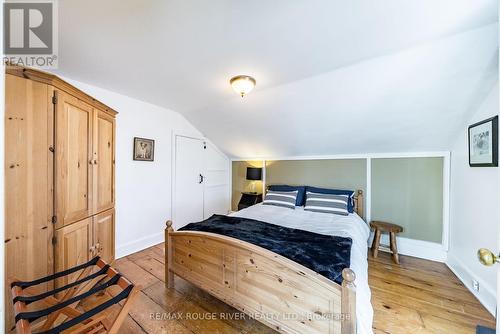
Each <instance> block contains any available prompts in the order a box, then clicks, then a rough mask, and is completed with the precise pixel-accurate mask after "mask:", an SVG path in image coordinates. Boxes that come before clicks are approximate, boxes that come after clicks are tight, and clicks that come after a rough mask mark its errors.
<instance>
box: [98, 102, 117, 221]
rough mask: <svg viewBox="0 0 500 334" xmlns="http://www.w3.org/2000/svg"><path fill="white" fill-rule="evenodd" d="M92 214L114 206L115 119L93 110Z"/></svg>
mask: <svg viewBox="0 0 500 334" xmlns="http://www.w3.org/2000/svg"><path fill="white" fill-rule="evenodd" d="M93 144H94V163H95V166H94V179H93V181H94V213H99V212H102V211H105V210H108V209H111V208H112V207H113V206H114V204H115V192H114V187H115V119H114V117H112V116H109V115H108V114H106V113H105V112H102V111H100V110H97V109H96V110H95V117H94V143H93Z"/></svg>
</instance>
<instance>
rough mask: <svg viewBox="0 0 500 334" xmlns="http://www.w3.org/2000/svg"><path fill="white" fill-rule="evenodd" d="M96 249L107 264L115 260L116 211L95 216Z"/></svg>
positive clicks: (112, 210)
mask: <svg viewBox="0 0 500 334" xmlns="http://www.w3.org/2000/svg"><path fill="white" fill-rule="evenodd" d="M94 247H95V250H96V253H97V254H98V255H99V256H100V257H101V258H102V259H103V260H104V261H106V262H107V263H111V262H112V261H113V260H114V259H115V210H114V209H111V210H108V211H104V212H102V213H100V214H98V215H95V216H94Z"/></svg>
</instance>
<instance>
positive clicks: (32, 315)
mask: <svg viewBox="0 0 500 334" xmlns="http://www.w3.org/2000/svg"><path fill="white" fill-rule="evenodd" d="M120 277H121V275H120V274H116V275H115V276H113V277H112V278H111V279H109V280H108V281H107V282H106V283H103V284H101V285H97V286H95V287H93V288H92V289H90V290H89V291H87V292H85V293H82V294H80V295H78V296H75V297H73V298H70V299H68V300H65V301H63V302H61V303H59V304H56V305H53V306H51V307H48V308H46V309H43V310H39V311H33V312H21V313H18V314H17V315H16V323H17V322H18V321H19V320H28V321H29V322H32V321H35V320H36V319H38V318H41V317H45V316H47V315H49V314H51V313H53V312H56V311H58V310H60V309H62V308H64V307H66V306H68V305H71V304H73V303H75V302H78V301H80V300H82V299H84V298H87V297H89V296H91V295H93V294H94V293H97V292H99V291H101V290H104V289H106V288H108V287H110V286H112V285H114V284H116V282H118V280H119V279H120Z"/></svg>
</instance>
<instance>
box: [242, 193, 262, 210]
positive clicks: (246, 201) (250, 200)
mask: <svg viewBox="0 0 500 334" xmlns="http://www.w3.org/2000/svg"><path fill="white" fill-rule="evenodd" d="M260 202H262V194H258V193H245V192H244V193H241V199H240V202H239V203H238V210H241V209H245V208H248V207H249V206H252V205H254V204H257V203H260Z"/></svg>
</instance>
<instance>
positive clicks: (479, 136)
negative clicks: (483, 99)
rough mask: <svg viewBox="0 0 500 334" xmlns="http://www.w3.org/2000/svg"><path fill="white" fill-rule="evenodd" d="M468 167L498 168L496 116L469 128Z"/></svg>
mask: <svg viewBox="0 0 500 334" xmlns="http://www.w3.org/2000/svg"><path fill="white" fill-rule="evenodd" d="M469 166H471V167H498V116H495V117H492V118H488V119H485V120H484V121H481V122H478V123H476V124H472V125H471V126H469Z"/></svg>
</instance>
